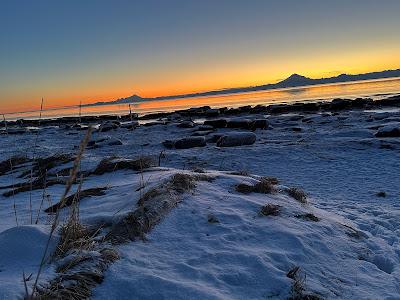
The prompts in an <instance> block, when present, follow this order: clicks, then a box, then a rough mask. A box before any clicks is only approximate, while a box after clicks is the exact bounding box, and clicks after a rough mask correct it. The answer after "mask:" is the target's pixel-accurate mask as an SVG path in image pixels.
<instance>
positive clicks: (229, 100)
mask: <svg viewBox="0 0 400 300" xmlns="http://www.w3.org/2000/svg"><path fill="white" fill-rule="evenodd" d="M391 94H400V78H391V79H380V80H371V81H359V82H348V83H339V84H326V85H318V86H306V87H296V88H286V89H277V90H268V91H258V92H247V93H237V94H227V95H218V96H207V97H193V98H183V99H172V100H163V101H146V102H138V103H134V104H132V105H131V107H132V110H133V111H134V112H136V113H139V114H146V113H152V112H161V111H174V110H178V109H186V108H190V107H196V106H203V105H209V106H211V107H224V106H228V107H238V106H242V105H257V104H266V105H267V104H276V103H291V102H306V101H317V100H331V99H333V98H338V97H346V98H357V97H373V98H374V99H379V98H384V97H387V96H388V95H391ZM128 113H129V107H128V104H117V105H102V106H91V107H82V109H81V114H82V115H83V116H84V115H104V114H115V115H121V114H128ZM78 114H79V107H78V106H75V107H67V108H58V109H47V110H44V111H43V112H42V118H50V117H64V116H77V115H78ZM38 116H39V112H38V111H35V112H26V113H16V114H8V115H7V116H6V117H7V119H8V120H12V119H19V118H38Z"/></svg>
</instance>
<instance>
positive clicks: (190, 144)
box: [163, 136, 206, 149]
mask: <svg viewBox="0 0 400 300" xmlns="http://www.w3.org/2000/svg"><path fill="white" fill-rule="evenodd" d="M163 145H164V147H166V148H176V149H189V148H194V147H204V146H205V145H206V139H205V138H204V136H190V137H185V138H182V139H178V140H166V141H164V142H163Z"/></svg>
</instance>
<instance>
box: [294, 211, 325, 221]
mask: <svg viewBox="0 0 400 300" xmlns="http://www.w3.org/2000/svg"><path fill="white" fill-rule="evenodd" d="M295 217H296V218H298V219H303V220H306V221H312V222H318V221H319V218H318V217H317V216H315V215H314V214H311V213H308V214H300V215H295Z"/></svg>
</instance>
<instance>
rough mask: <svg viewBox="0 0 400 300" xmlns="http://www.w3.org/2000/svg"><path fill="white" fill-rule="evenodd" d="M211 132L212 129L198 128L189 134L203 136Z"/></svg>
mask: <svg viewBox="0 0 400 300" xmlns="http://www.w3.org/2000/svg"><path fill="white" fill-rule="evenodd" d="M211 132H213V131H212V130H199V131H195V132H193V133H192V134H191V136H205V135H209V134H210V133H211Z"/></svg>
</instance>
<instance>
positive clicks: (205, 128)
mask: <svg viewBox="0 0 400 300" xmlns="http://www.w3.org/2000/svg"><path fill="white" fill-rule="evenodd" d="M213 129H214V127H213V126H211V125H200V126H199V127H197V130H199V131H204V130H213Z"/></svg>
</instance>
